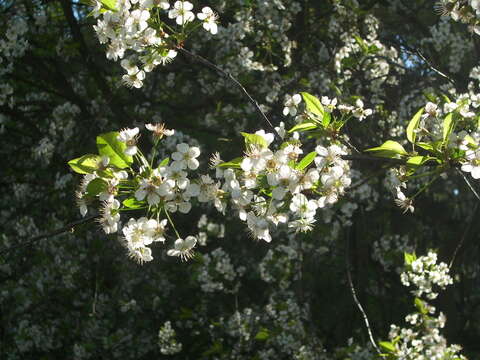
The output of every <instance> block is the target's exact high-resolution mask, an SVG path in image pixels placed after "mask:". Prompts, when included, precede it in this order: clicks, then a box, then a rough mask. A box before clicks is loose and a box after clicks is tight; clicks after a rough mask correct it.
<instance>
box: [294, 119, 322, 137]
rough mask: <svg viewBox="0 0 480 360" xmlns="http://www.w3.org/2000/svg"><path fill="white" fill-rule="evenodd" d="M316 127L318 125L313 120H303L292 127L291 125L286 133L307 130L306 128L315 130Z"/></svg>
mask: <svg viewBox="0 0 480 360" xmlns="http://www.w3.org/2000/svg"><path fill="white" fill-rule="evenodd" d="M317 127H318V125H317V124H316V123H314V122H311V121H309V122H304V123H301V124H297V125H295V126H294V127H292V128H291V129H290V130H288V133H289V134H290V133H292V132H294V131H299V132H302V131H308V130H315V129H316V128H317Z"/></svg>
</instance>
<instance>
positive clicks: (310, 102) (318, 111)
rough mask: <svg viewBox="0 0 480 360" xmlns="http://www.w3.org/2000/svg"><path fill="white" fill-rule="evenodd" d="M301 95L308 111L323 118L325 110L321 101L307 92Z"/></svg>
mask: <svg viewBox="0 0 480 360" xmlns="http://www.w3.org/2000/svg"><path fill="white" fill-rule="evenodd" d="M300 94H301V95H302V97H303V101H305V104H306V106H307V110H308V111H310V112H312V113H314V114H315V115H318V116H320V117H323V114H324V113H325V110H324V109H323V106H322V103H321V102H320V100H318V98H316V97H315V96H313V95H310V94H309V93H307V92H301V93H300Z"/></svg>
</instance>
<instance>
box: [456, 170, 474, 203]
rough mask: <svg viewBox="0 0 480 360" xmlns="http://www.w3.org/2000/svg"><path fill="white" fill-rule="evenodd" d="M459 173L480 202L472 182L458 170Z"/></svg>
mask: <svg viewBox="0 0 480 360" xmlns="http://www.w3.org/2000/svg"><path fill="white" fill-rule="evenodd" d="M456 170H457V172H458V173H459V174H460V175H461V176H462V177H463V180H465V183H466V184H467V185H468V187H469V188H470V190H471V191H472V193H473V195H475V197H476V198H477V199H478V200H480V196H479V195H478V193H477V191H476V190H475V188H474V187H473V186H472V184H471V183H470V181H468V178H467V177H466V176H465V174H464V173H463V172H462V171H460V170H459V169H456Z"/></svg>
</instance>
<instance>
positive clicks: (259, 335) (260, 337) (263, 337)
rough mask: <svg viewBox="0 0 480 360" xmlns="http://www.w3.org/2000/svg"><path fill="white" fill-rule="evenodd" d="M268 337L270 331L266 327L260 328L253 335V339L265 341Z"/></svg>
mask: <svg viewBox="0 0 480 360" xmlns="http://www.w3.org/2000/svg"><path fill="white" fill-rule="evenodd" d="M269 337H270V332H269V331H268V329H265V328H261V329H260V331H259V332H258V333H257V335H255V340H260V341H265V340H267V339H268V338H269Z"/></svg>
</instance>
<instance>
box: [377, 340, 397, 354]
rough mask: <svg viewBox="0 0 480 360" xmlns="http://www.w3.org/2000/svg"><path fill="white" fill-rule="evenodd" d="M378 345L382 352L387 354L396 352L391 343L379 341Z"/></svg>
mask: <svg viewBox="0 0 480 360" xmlns="http://www.w3.org/2000/svg"><path fill="white" fill-rule="evenodd" d="M378 345H380V347H381V348H382V349H383V350H385V351H387V352H389V353H393V352H395V351H396V350H395V346H394V345H393V344H392V343H391V342H388V341H380V342H379V343H378Z"/></svg>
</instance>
